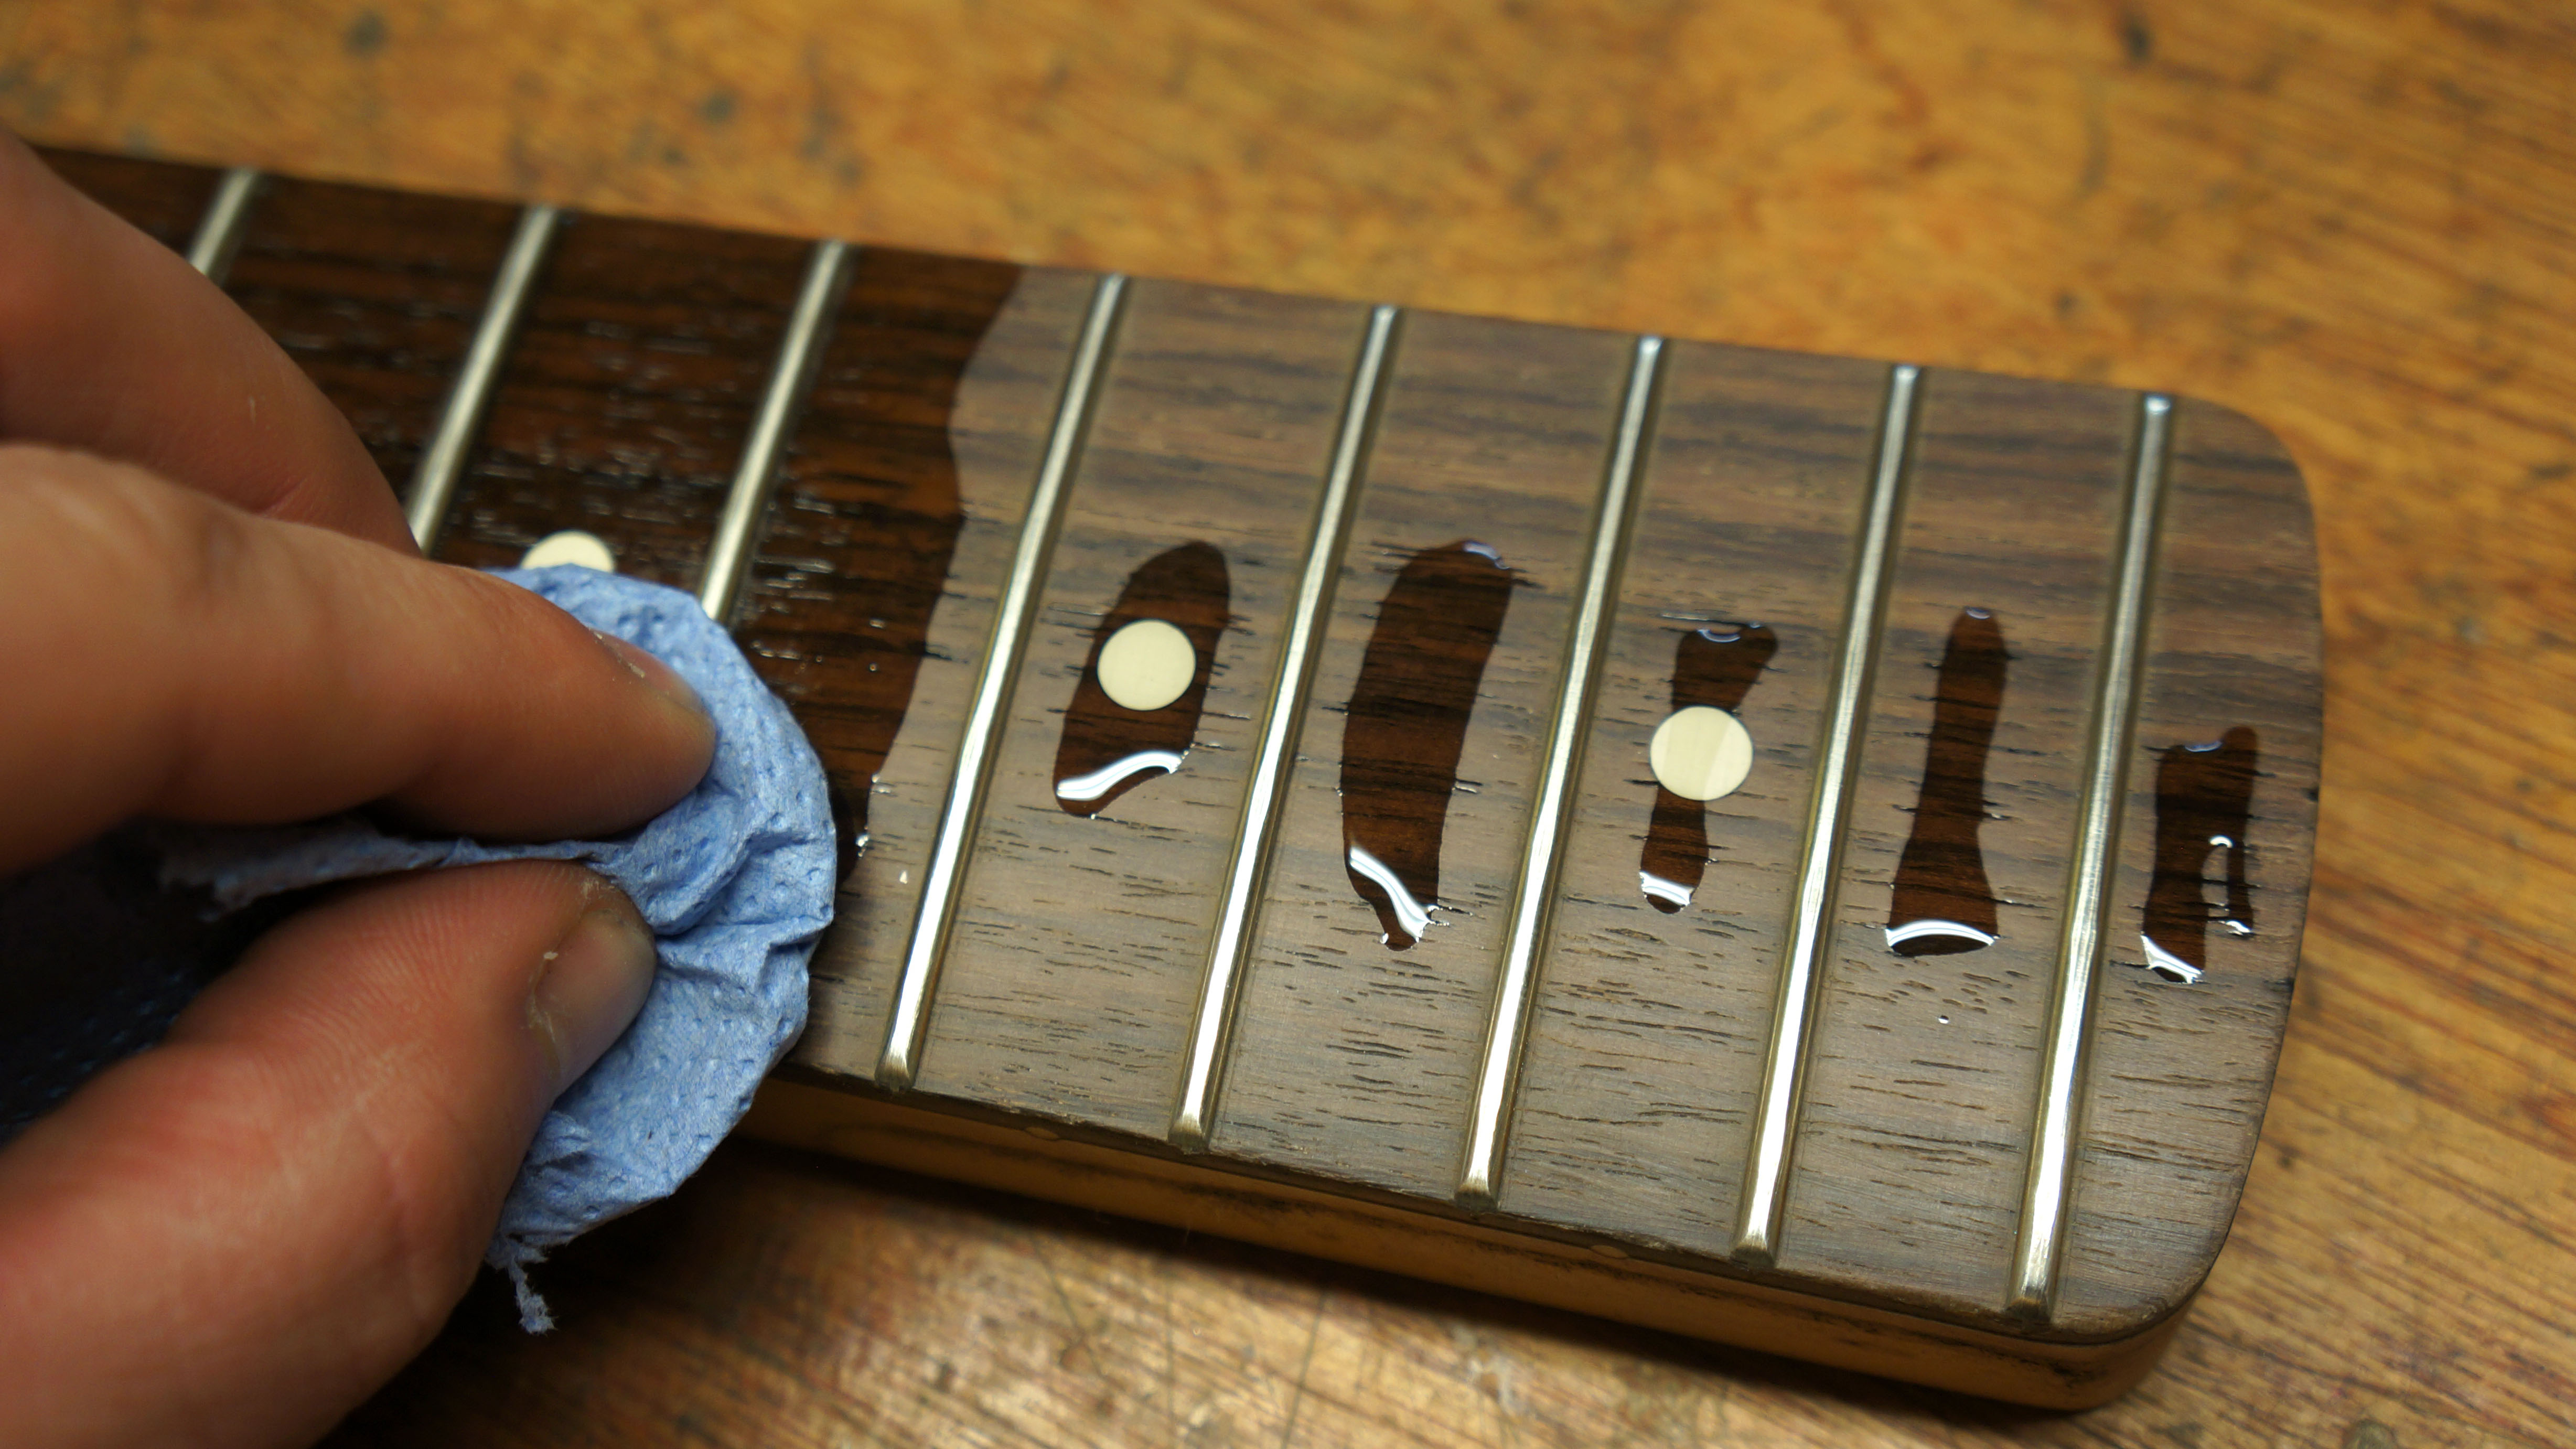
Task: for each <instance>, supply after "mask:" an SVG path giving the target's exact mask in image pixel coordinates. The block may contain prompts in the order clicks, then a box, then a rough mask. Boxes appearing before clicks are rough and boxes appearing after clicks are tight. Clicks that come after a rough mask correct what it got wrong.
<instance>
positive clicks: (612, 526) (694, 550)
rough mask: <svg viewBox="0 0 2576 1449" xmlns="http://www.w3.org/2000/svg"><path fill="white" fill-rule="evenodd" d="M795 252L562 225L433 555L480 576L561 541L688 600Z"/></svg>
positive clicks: (785, 297)
mask: <svg viewBox="0 0 2576 1449" xmlns="http://www.w3.org/2000/svg"><path fill="white" fill-rule="evenodd" d="M808 250H809V247H808V246H807V244H805V243H803V242H796V241H789V240H787V239H784V238H781V237H766V236H753V235H750V234H747V233H742V232H719V231H714V230H710V229H707V228H703V227H687V226H674V225H671V224H669V223H665V222H647V221H625V220H620V219H617V218H613V217H578V218H574V219H572V220H571V221H570V222H569V223H568V224H567V225H566V226H565V227H564V230H563V234H562V236H561V237H559V238H558V239H557V240H556V242H555V244H554V250H553V253H552V255H551V256H550V257H549V258H548V259H547V262H546V265H545V269H544V272H543V274H542V276H541V277H540V279H539V281H538V283H537V290H536V293H535V296H534V298H533V300H531V301H530V303H529V304H528V308H527V312H526V315H525V317H524V320H523V321H522V322H521V324H520V328H519V335H518V340H517V343H516V345H515V346H514V347H513V348H512V349H511V352H510V360H509V362H508V364H507V365H506V367H505V368H504V370H503V372H502V374H501V381H500V385H499V387H498V388H497V389H496V390H495V391H494V393H493V396H492V403H491V408H490V411H489V412H488V413H487V414H486V416H485V418H484V422H483V429H482V432H481V434H480V436H479V439H478V441H477V442H476V444H475V447H474V450H473V452H472V454H471V455H470V458H469V460H468V462H467V464H466V470H465V474H464V476H463V477H462V478H461V479H459V480H458V483H457V488H456V499H455V503H454V505H453V506H452V507H451V508H450V510H449V516H448V520H447V524H446V526H445V528H444V529H443V530H442V531H441V532H440V534H439V536H438V542H437V545H436V547H435V549H434V550H433V553H434V556H436V557H438V558H441V559H444V560H447V561H448V562H451V563H461V564H470V565H473V566H475V567H478V568H494V567H503V566H507V565H512V564H516V563H517V562H518V561H519V556H520V555H521V554H523V553H525V552H527V549H528V546H529V545H530V544H533V543H535V542H536V541H537V540H538V539H540V538H543V537H545V536H546V535H547V534H549V533H552V532H555V531H557V530H560V529H566V528H578V529H583V530H585V531H587V532H589V533H592V534H596V535H597V536H598V537H599V538H600V539H601V540H602V541H604V542H605V543H607V545H608V546H609V548H610V549H611V550H612V551H613V552H614V553H615V554H616V555H617V568H618V572H620V573H629V574H633V575H635V576H636V577H638V578H645V579H651V580H653V581H654V582H655V583H663V584H672V585H675V586H677V587H680V588H684V589H694V588H696V587H697V585H698V580H699V577H700V575H701V574H702V573H703V571H704V569H705V565H706V549H707V544H708V542H709V540H710V539H711V538H712V537H713V535H714V533H715V520H716V515H717V514H718V513H719V512H721V511H722V509H723V507H724V498H725V492H726V490H727V488H728V487H729V486H730V485H731V483H732V481H733V468H734V465H735V463H736V462H737V461H738V460H739V458H740V455H741V451H742V443H743V438H744V435H745V434H746V433H748V432H749V431H750V425H751V416H752V413H753V412H754V411H755V410H756V409H757V408H758V407H759V405H760V397H761V391H762V388H763V387H764V385H765V384H766V383H767V381H768V378H769V370H770V366H771V364H772V363H773V362H774V361H775V359H776V354H777V351H778V339H779V335H780V334H781V333H782V332H783V331H784V330H785V328H786V324H787V312H788V309H789V308H790V307H791V306H793V305H794V303H795V300H796V288H797V282H798V280H799V278H800V277H801V276H802V274H803V270H804V262H805V257H806V254H807V252H808Z"/></svg>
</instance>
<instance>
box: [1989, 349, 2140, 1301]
mask: <svg viewBox="0 0 2576 1449" xmlns="http://www.w3.org/2000/svg"><path fill="white" fill-rule="evenodd" d="M2172 427H2173V400H2172V399H2171V398H2167V397H2160V396H2155V395H2152V394H2151V395H2149V396H2147V397H2145V398H2142V399H2140V401H2139V404H2138V443H2137V459H2136V462H2135V463H2134V465H2133V466H2132V469H2131V473H2130V478H2129V488H2128V498H2127V501H2126V507H2125V508H2124V510H2123V516H2122V519H2121V525H2120V552H2119V558H2118V572H2117V574H2116V575H2115V578H2114V582H2113V586H2112V595H2111V611H2110V622H2109V626H2108V627H2107V628H2106V629H2105V630H2104V634H2103V640H2102V651H2101V657H2100V662H2099V664H2098V665H2097V668H2098V669H2099V670H2100V672H2101V675H2100V681H2099V685H2098V691H2099V692H2098V693H2096V694H2095V696H2094V701H2093V721H2092V727H2091V736H2092V737H2091V739H2090V741H2089V742H2088V744H2087V747H2086V749H2085V752H2084V793H2083V796H2082V798H2081V801H2080V803H2079V806H2078V809H2079V811H2080V813H2079V814H2078V815H2077V816H2076V826H2075V849H2074V853H2073V859H2072V862H2071V864H2070V865H2069V867H2068V872H2067V876H2068V880H2069V882H2070V885H2069V888H2068V890H2067V893H2066V916H2065V923H2064V927H2063V931H2064V934H2063V935H2061V936H2060V937H2059V945H2058V957H2057V960H2058V967H2057V980H2056V982H2055V983H2054V997H2053V1000H2052V1002H2051V1005H2050V1010H2049V1015H2048V1045H2047V1048H2046V1055H2045V1056H2044V1057H2043V1058H2042V1060H2041V1065H2040V1078H2039V1080H2040V1095H2039V1106H2038V1111H2037V1114H2036V1118H2037V1120H2036V1121H2035V1122H2034V1123H2033V1125H2032V1132H2031V1147H2030V1166H2029V1174H2028V1177H2027V1180H2026V1184H2025V1186H2024V1188H2023V1192H2022V1212H2021V1225H2020V1228H2019V1231H2018V1233H2017V1235H2016V1237H2015V1240H2014V1244H2013V1276H2012V1284H2011V1292H2010V1296H2009V1297H2008V1298H2007V1299H2006V1300H2005V1306H2006V1308H2007V1309H2008V1310H2009V1311H2011V1312H2013V1313H2017V1314H2020V1315H2023V1316H2025V1317H2032V1318H2039V1319H2043V1320H2044V1319H2046V1318H2047V1317H2048V1316H2049V1314H2050V1312H2051V1310H2052V1308H2053V1306H2054V1303H2055V1300H2056V1296H2057V1273H2058V1263H2059V1260H2060V1258H2061V1257H2062V1256H2063V1253H2064V1250H2065V1224H2066V1207H2067V1197H2068V1193H2069V1191H2070V1187H2071V1174H2072V1171H2073V1166H2074V1155H2075V1137H2076V1132H2077V1120H2076V1119H2077V1114H2078V1112H2079V1111H2080V1110H2081V1108H2082V1106H2083V1103H2082V1100H2081V1094H2082V1092H2083V1089H2084V1060H2085V1045H2086V1040H2085V1039H2086V1033H2087V1028H2088V1027H2089V1026H2090V1024H2091V1021H2092V1013H2093V997H2094V993H2095V981H2096V978H2098V977H2099V976H2100V975H2101V972H2102V962H2103V953H2104V951H2105V949H2106V947H2107V945H2108V941H2109V937H2110V934H2111V932H2112V930H2113V929H2114V928H2113V926H2112V923H2111V919H2110V914H2111V903H2112V891H2111V870H2112V864H2113V862H2114V861H2115V860H2116V859H2117V857H2118V851H2119V828H2120V808H2121V805H2122V803H2123V801H2124V800H2125V798H2126V795H2127V786H2128V769H2129V753H2130V746H2131V742H2132V740H2133V739H2134V738H2135V733H2136V728H2137V696H2138V682H2139V680H2138V676H2139V671H2140V668H2141V664H2142V661H2143V656H2144V653H2145V648H2146V630H2147V616H2148V608H2149V599H2148V585H2149V584H2150V583H2151V582H2152V581H2153V578H2154V567H2155V552H2156V536H2157V531H2158V524H2159V523H2160V521H2161V519H2162V517H2163V508H2164V490H2165V465H2166V453H2167V448H2168V444H2169V443H2170V441H2171V438H2172Z"/></svg>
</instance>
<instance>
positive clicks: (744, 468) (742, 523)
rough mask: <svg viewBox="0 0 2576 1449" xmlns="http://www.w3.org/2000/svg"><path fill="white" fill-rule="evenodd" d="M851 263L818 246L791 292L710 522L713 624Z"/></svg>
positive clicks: (764, 500)
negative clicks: (756, 405)
mask: <svg viewBox="0 0 2576 1449" xmlns="http://www.w3.org/2000/svg"><path fill="white" fill-rule="evenodd" d="M849 258H850V249H849V247H848V246H847V245H845V244H843V243H841V242H837V241H825V242H816V243H815V244H814V254H813V257H812V258H811V259H810V260H809V261H807V262H806V264H805V281H804V285H802V286H800V287H798V288H797V289H796V310H795V312H794V313H792V314H791V315H790V316H789V317H788V319H787V335H786V336H784V337H782V338H780V339H779V342H778V361H777V362H776V363H775V364H773V365H772V366H771V368H770V372H769V388H768V391H767V392H766V393H764V394H763V395H762V397H761V400H760V415H759V417H758V418H757V419H755V420H754V421H753V423H752V425H751V441H750V442H749V443H748V444H747V445H745V446H744V448H743V450H742V462H741V464H740V465H739V466H738V467H736V468H735V469H734V475H733V488H732V490H731V491H730V492H728V493H727V494H726V495H725V504H724V514H723V516H722V517H721V518H719V519H717V520H716V539H715V543H714V545H713V546H712V547H711V548H709V549H708V550H707V568H706V576H705V577H704V579H702V580H701V581H700V582H699V584H698V604H699V606H700V607H702V608H704V609H705V610H706V611H707V617H708V618H710V619H714V620H716V621H717V622H718V623H726V622H730V621H731V618H732V615H733V606H734V599H735V596H736V595H737V594H739V593H740V592H741V590H742V580H743V575H744V574H745V573H746V572H748V571H749V569H750V566H751V551H752V549H753V547H754V546H755V544H756V543H757V542H758V538H759V522H760V515H761V510H762V509H764V508H766V507H768V506H769V487H770V484H771V483H772V482H773V481H775V480H776V478H777V476H778V454H779V451H780V450H781V449H782V448H784V447H785V446H786V445H787V440H788V437H789V436H790V435H791V433H792V432H793V431H794V429H795V426H796V416H797V412H798V410H799V409H801V408H802V407H804V405H805V394H806V392H807V390H808V389H810V388H811V387H812V386H813V385H814V369H815V368H817V367H819V366H820V365H821V364H822V361H823V348H824V344H825V343H826V342H827V341H828V340H829V336H830V328H831V323H832V313H833V310H834V309H835V308H836V307H838V306H839V305H840V301H841V289H842V287H843V286H844V285H846V283H847V280H848V274H849Z"/></svg>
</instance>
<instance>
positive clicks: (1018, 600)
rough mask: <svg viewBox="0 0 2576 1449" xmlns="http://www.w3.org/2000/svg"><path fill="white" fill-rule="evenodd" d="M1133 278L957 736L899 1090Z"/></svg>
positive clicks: (894, 1065)
mask: <svg viewBox="0 0 2576 1449" xmlns="http://www.w3.org/2000/svg"><path fill="white" fill-rule="evenodd" d="M1126 281H1127V279H1126V278H1124V277H1121V276H1118V275H1115V274H1111V275H1108V276H1104V277H1102V278H1101V279H1100V280H1099V281H1098V282H1097V283H1096V284H1095V285H1094V286H1093V288H1092V295H1091V308H1090V311H1089V313H1088V314H1087V315H1086V316H1085V317H1084V319H1083V325H1082V340H1081V341H1080V342H1079V343H1077V344H1076V345H1075V349H1074V356H1073V366H1072V369H1071V371H1069V372H1068V373H1067V374H1066V376H1065V384H1064V398H1063V401H1062V403H1061V405H1060V406H1059V408H1058V410H1057V412H1056V417H1055V426H1054V429H1053V431H1052V432H1050V433H1049V435H1048V438H1047V452H1046V460H1045V461H1044V462H1043V463H1041V464H1040V465H1039V466H1038V476H1037V483H1036V485H1035V486H1034V487H1033V488H1032V489H1031V490H1030V492H1029V504H1028V511H1027V513H1026V514H1024V515H1023V516H1022V518H1021V522H1020V537H1019V545H1018V547H1017V548H1016V549H1015V550H1013V552H1012V555H1011V564H1010V570H1009V572H1008V573H1007V574H1006V575H1004V580H1003V584H1002V594H1001V599H1000V601H999V602H998V603H997V604H996V605H995V607H994V610H993V629H992V634H991V637H990V638H989V639H988V640H987V641H986V643H985V646H984V650H983V663H982V665H981V667H980V668H979V670H978V672H977V674H976V679H975V694H974V698H973V701H972V702H971V703H970V704H969V705H968V706H967V710H966V726H965V730H964V732H963V733H962V734H961V736H960V737H959V740H958V746H957V756H956V761H955V766H954V777H953V778H952V779H951V780H950V782H949V786H948V793H947V799H946V800H945V802H944V803H943V804H942V805H941V807H940V814H939V824H938V827H937V830H936V832H935V833H934V834H933V835H932V836H931V840H930V856H929V859H928V861H927V862H926V864H925V865H924V867H923V871H922V886H921V895H920V906H919V909H918V912H917V913H916V915H915V916H914V919H913V926H912V931H911V934H910V937H909V939H908V940H907V941H906V942H905V945H904V952H903V965H902V968H901V974H900V975H899V976H898V977H897V978H896V981H895V991H894V1003H893V1008H892V1010H891V1011H889V1012H888V1013H887V1019H886V1030H885V1046H884V1049H883V1050H882V1052H881V1053H880V1054H879V1056H878V1058H877V1069H876V1081H877V1085H879V1086H881V1087H884V1088H887V1089H888V1090H891V1091H901V1090H903V1089H906V1088H908V1087H910V1086H911V1085H912V1082H913V1077H914V1075H915V1074H916V1073H917V1072H918V1071H919V1069H920V1060H921V1044H922V1033H923V1031H924V1029H925V1028H926V1027H927V1026H928V1024H929V1014H930V993H931V990H932V988H933V986H934V985H935V983H936V980H937V977H938V973H939V966H940V958H941V957H942V956H943V955H944V954H945V953H946V951H947V948H948V939H949V933H950V931H951V930H952V929H953V928H954V927H955V924H956V912H957V899H958V893H959V891H960V889H961V888H962V886H963V885H964V882H965V851H966V846H967V842H968V841H969V840H970V839H971V838H972V837H973V835H974V831H975V826H976V822H977V819H978V817H979V816H980V815H981V814H982V812H983V808H984V795H985V790H986V787H987V785H988V784H989V782H990V780H991V778H992V769H993V745H994V741H995V738H996V737H997V736H998V734H999V733H1000V730H1001V725H1002V720H1003V716H1004V713H1005V712H1006V711H1007V710H1008V709H1009V708H1010V704H1011V686H1012V684H1013V683H1014V682H1015V680H1016V679H1017V676H1018V674H1019V668H1020V659H1021V655H1022V653H1023V652H1024V651H1025V650H1026V648H1027V646H1028V636H1029V630H1030V627H1031V625H1032V624H1033V623H1034V622H1035V617H1036V612H1037V605H1038V596H1039V588H1040V586H1041V585H1042V584H1043V583H1044V582H1045V574H1046V566H1047V559H1048V555H1049V554H1050V553H1052V552H1053V550H1054V547H1055V534H1056V529H1057V527H1058V526H1059V525H1060V524H1061V523H1062V522H1063V518H1064V500H1065V495H1066V492H1067V484H1068V483H1069V481H1070V479H1071V474H1072V471H1073V465H1074V461H1075V459H1076V458H1077V457H1078V456H1079V454H1080V452H1081V448H1082V436H1083V430H1084V427H1085V426H1086V425H1087V424H1088V422H1089V421H1090V418H1091V408H1092V403H1093V400H1094V398H1095V396H1096V393H1097V390H1098V383H1099V379H1100V376H1101V372H1102V367H1101V364H1102V361H1103V359H1104V358H1106V357H1107V356H1108V352H1109V344H1110V337H1111V335H1112V333H1113V332H1114V331H1115V330H1116V324H1117V320H1118V311H1119V303H1120V301H1121V299H1122V298H1123V297H1124V296H1125V293H1126Z"/></svg>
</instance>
